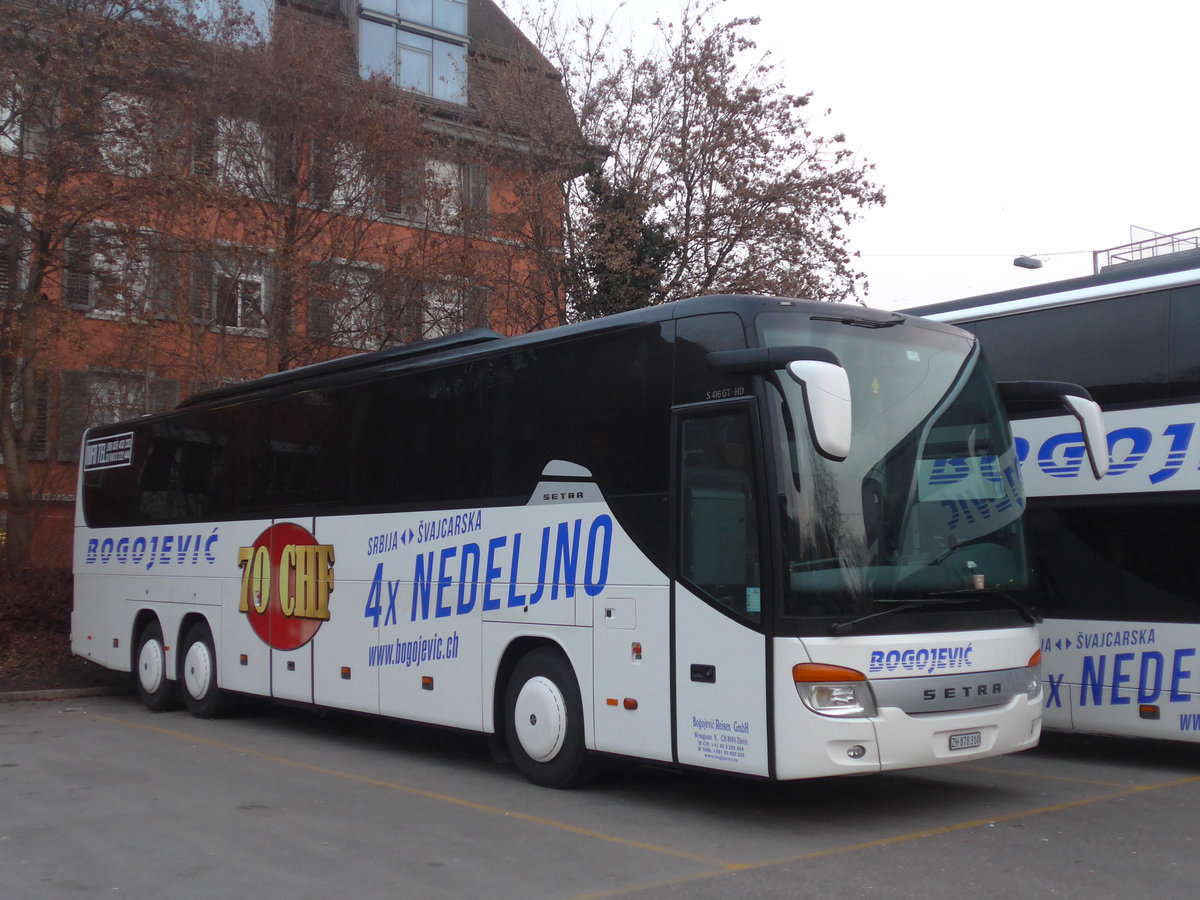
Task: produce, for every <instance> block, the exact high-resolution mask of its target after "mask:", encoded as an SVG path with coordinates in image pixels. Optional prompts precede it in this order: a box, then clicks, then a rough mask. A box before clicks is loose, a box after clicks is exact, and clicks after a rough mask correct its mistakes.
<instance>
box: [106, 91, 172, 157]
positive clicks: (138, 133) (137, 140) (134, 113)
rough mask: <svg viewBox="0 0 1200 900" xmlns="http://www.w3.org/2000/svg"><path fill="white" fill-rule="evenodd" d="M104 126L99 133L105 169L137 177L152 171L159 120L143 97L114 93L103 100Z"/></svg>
mask: <svg viewBox="0 0 1200 900" xmlns="http://www.w3.org/2000/svg"><path fill="white" fill-rule="evenodd" d="M103 109H104V126H103V130H102V131H101V132H100V134H99V144H100V147H99V149H100V158H101V161H102V163H103V166H104V169H105V170H106V171H108V172H112V173H113V174H114V175H124V176H125V177H127V178H136V177H139V176H142V175H147V174H149V172H150V161H151V148H150V145H149V143H148V142H149V141H150V140H152V139H153V134H152V130H153V129H154V128H155V127H158V126H157V123H158V121H159V119H158V117H156V116H155V115H154V113H153V111H152V110H151V109H150V105H149V104H148V103H147V102H146V101H145V100H144V99H142V98H140V97H134V96H131V95H129V94H110V95H108V96H107V97H105V98H104V100H103Z"/></svg>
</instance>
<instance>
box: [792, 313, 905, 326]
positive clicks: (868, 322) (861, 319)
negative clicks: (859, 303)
mask: <svg viewBox="0 0 1200 900" xmlns="http://www.w3.org/2000/svg"><path fill="white" fill-rule="evenodd" d="M904 319H905V317H904V316H903V315H901V314H900V313H892V315H891V318H889V319H882V320H880V319H868V318H866V317H865V316H809V320H810V321H813V322H837V323H838V324H840V325H854V326H857V327H858V328H891V327H892V326H893V325H899V324H900V323H901V322H903V321H904Z"/></svg>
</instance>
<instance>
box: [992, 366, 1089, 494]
mask: <svg viewBox="0 0 1200 900" xmlns="http://www.w3.org/2000/svg"><path fill="white" fill-rule="evenodd" d="M997 387H999V388H1000V396H1001V398H1002V399H1003V400H1004V405H1005V407H1006V408H1007V409H1008V411H1009V412H1012V411H1013V410H1014V409H1017V410H1021V411H1025V412H1046V411H1049V410H1051V409H1053V408H1055V407H1061V408H1065V409H1066V411H1067V412H1069V413H1070V414H1071V415H1072V416H1074V417H1075V419H1076V420H1077V421H1078V422H1079V429H1080V431H1081V432H1082V433H1083V445H1084V447H1085V448H1086V449H1087V455H1088V462H1090V463H1091V465H1092V473H1093V474H1094V475H1095V476H1096V478H1098V479H1099V478H1103V477H1104V476H1105V475H1106V474H1107V473H1108V433H1107V431H1106V430H1105V427H1104V413H1103V412H1101V410H1100V405H1099V404H1098V403H1096V401H1095V400H1093V399H1092V395H1091V394H1089V393H1088V392H1087V388H1083V387H1080V386H1079V385H1077V384H1071V383H1070V382H1067V381H1002V382H1000V383H999V384H998V385H997Z"/></svg>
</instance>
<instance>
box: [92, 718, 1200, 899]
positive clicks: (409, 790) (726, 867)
mask: <svg viewBox="0 0 1200 900" xmlns="http://www.w3.org/2000/svg"><path fill="white" fill-rule="evenodd" d="M88 717H89V718H91V719H95V720H97V721H100V722H106V723H109V724H112V725H120V726H123V727H126V728H137V729H141V730H142V731H148V732H152V733H154V734H160V735H163V736H165V737H171V738H178V739H180V740H185V741H191V742H192V743H196V744H203V745H205V746H209V747H214V748H217V749H219V750H226V751H229V752H231V753H238V754H240V755H243V756H249V757H253V758H255V759H261V760H264V761H266V762H270V763H273V764H278V765H283V766H289V767H291V768H293V769H299V770H301V771H305V772H313V773H317V774H320V775H327V776H330V777H333V778H342V779H346V780H347V781H353V782H356V783H359V784H367V785H371V786H372V787H380V788H385V789H387V790H391V791H397V792H400V793H403V794H409V795H411V796H414V797H423V798H425V799H428V800H435V801H438V802H440V803H448V804H451V805H453V806H458V807H462V808H465V809H472V810H476V811H478V812H486V813H491V814H493V815H500V816H505V817H507V818H511V819H517V820H519V821H523V822H528V823H530V824H532V825H540V826H542V827H546V828H554V829H556V830H559V831H564V832H567V833H570V834H576V835H579V836H581V837H588V838H593V839H595V840H599V841H606V842H608V843H612V844H618V845H620V846H624V847H630V848H633V849H636V850H643V851H645V852H648V853H656V854H661V855H664V856H672V857H675V858H678V859H685V860H688V861H689V862H694V863H697V864H698V865H702V866H704V867H705V870H704V871H701V872H693V873H691V874H689V875H683V876H680V877H678V878H673V879H663V880H660V881H654V882H647V883H644V884H639V885H634V886H627V887H623V888H614V889H612V890H607V891H601V892H597V893H591V894H581V895H579V896H577V897H575V898H572V900H602V898H606V897H622V896H632V895H636V894H640V893H643V892H646V891H650V890H654V889H656V888H663V887H669V886H678V885H682V884H688V883H690V882H694V881H704V880H707V879H710V878H714V877H717V876H720V875H727V874H729V873H731V872H739V871H747V870H753V869H766V868H770V867H772V866H781V865H788V864H791V863H797V862H803V861H807V860H814V859H821V858H824V857H827V856H837V855H840V854H845V853H854V852H857V851H861V850H871V849H874V848H877V847H889V846H894V845H896V844H903V843H908V842H911V841H918V840H923V839H925V838H932V837H940V836H943V835H947V834H954V833H957V832H961V831H968V830H970V829H972V828H982V827H986V826H989V825H996V824H1000V823H1003V822H1013V821H1018V820H1021V819H1029V818H1033V817H1035V816H1044V815H1049V814H1051V813H1057V812H1064V811H1066V810H1071V809H1079V808H1081V807H1085V806H1091V805H1094V804H1097V803H1106V802H1109V801H1112V800H1121V799H1123V798H1126V797H1131V796H1134V795H1136V794H1144V793H1148V792H1151V791H1159V790H1163V789H1166V788H1172V787H1180V786H1183V785H1187V784H1196V783H1198V782H1200V775H1197V776H1189V777H1186V778H1177V779H1173V780H1171V781H1164V782H1160V783H1158V784H1143V785H1134V786H1132V787H1122V788H1121V789H1120V790H1116V791H1110V792H1108V793H1105V794H1101V795H1099V796H1096V797H1086V798H1081V799H1079V800H1070V801H1067V802H1066V803H1055V804H1052V805H1050V806H1039V807H1034V808H1033V809H1025V810H1018V811H1016V812H1011V813H1004V814H1001V815H996V816H988V817H986V818H980V819H972V820H969V821H965V822H956V823H954V824H951V825H941V826H938V827H936V828H924V829H921V830H919V831H913V832H909V833H907V834H897V835H891V836H889V837H883V838H877V839H875V840H870V841H861V842H858V843H854V844H843V845H840V846H837V847H828V848H826V849H824V850H810V851H807V852H804V853H796V854H793V855H791V856H784V857H779V858H776V859H768V860H761V861H759V862H750V863H734V862H728V861H725V860H719V859H713V858H712V857H708V856H700V855H698V854H695V853H688V852H686V851H683V850H675V849H673V848H671V847H663V846H661V845H658V844H647V843H645V842H643V841H637V840H632V839H630V838H625V837H620V836H618V835H613V834H607V833H605V832H602V831H596V830H594V829H591V828H582V827H580V826H578V825H572V824H570V823H568V822H559V821H557V820H554V819H547V818H543V817H542V816H534V815H531V814H529V813H523V812H518V811H516V810H509V809H504V808H503V807H499V806H491V805H489V804H486V803H477V802H475V801H473V800H466V799H464V798H462V797H456V796H453V795H451V794H441V793H437V792H435V791H427V790H424V789H422V788H415V787H411V786H409V785H404V784H398V783H396V782H392V781H383V780H380V779H378V778H371V777H369V776H366V775H359V774H356V773H354V772H346V771H342V770H340V769H330V768H326V767H324V766H317V765H313V764H312V763H307V762H303V761H301V760H296V759H290V758H288V757H284V756H276V755H274V754H271V753H265V752H263V751H261V750H255V749H252V748H249V747H241V746H238V745H236V744H229V743H226V742H224V741H216V740H212V739H210V738H205V737H201V736H199V735H196V734H192V733H190V732H186V731H178V730H176V729H173V728H162V727H160V726H157V725H147V724H144V723H140V722H131V721H129V720H128V719H120V718H116V717H112V716H105V715H100V714H96V713H90V714H89V716H88ZM972 768H981V767H978V766H974V765H973V766H972ZM991 771H996V772H1002V773H1003V774H1011V775H1019V776H1020V777H1026V776H1027V775H1028V773H1026V772H1020V773H1017V772H1011V771H1005V770H1001V769H993V770H991ZM1044 777H1049V778H1055V776H1044ZM1057 780H1063V781H1075V782H1076V783H1080V784H1093V785H1101V786H1105V787H1109V786H1112V785H1110V784H1108V783H1106V782H1089V781H1086V780H1084V779H1069V778H1062V779H1057Z"/></svg>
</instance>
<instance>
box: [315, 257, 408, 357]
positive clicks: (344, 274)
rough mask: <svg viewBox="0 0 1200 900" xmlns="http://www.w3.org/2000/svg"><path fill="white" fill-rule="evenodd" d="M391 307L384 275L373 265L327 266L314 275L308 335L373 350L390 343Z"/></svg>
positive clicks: (334, 342) (324, 340)
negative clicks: (389, 311) (389, 323)
mask: <svg viewBox="0 0 1200 900" xmlns="http://www.w3.org/2000/svg"><path fill="white" fill-rule="evenodd" d="M388 308H389V304H388V303H387V297H386V293H385V291H384V290H383V272H382V271H381V270H379V269H375V268H372V267H370V266H355V265H338V264H325V265H321V266H316V267H314V269H313V273H312V291H311V293H310V295H309V309H308V313H309V319H308V322H309V325H308V327H309V334H310V336H311V337H312V338H313V339H315V340H318V341H323V342H325V343H328V344H335V345H337V346H340V347H353V348H358V349H363V350H365V349H373V348H378V347H380V346H383V345H384V344H386V343H388V338H389V334H390V333H391V332H394V331H395V327H394V326H393V327H391V328H390V329H389V326H388V322H389V319H390V318H391V316H389V315H388Z"/></svg>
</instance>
